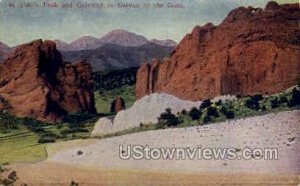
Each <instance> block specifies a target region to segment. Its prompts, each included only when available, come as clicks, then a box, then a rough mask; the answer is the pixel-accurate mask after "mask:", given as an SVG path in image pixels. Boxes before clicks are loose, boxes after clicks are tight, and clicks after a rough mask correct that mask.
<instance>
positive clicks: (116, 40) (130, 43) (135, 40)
mask: <svg viewBox="0 0 300 186" xmlns="http://www.w3.org/2000/svg"><path fill="white" fill-rule="evenodd" d="M55 43H56V45H57V48H58V50H63V51H64V50H71V51H77V50H90V49H96V48H99V47H101V46H103V45H105V44H114V45H119V46H124V47H138V46H142V45H146V44H149V43H154V44H157V45H161V46H168V47H174V46H176V44H177V43H176V42H175V41H173V40H170V39H167V40H158V39H152V40H148V39H147V38H145V37H144V36H142V35H138V34H135V33H132V32H128V31H125V30H113V31H111V32H109V33H107V34H105V35H104V36H102V37H100V38H96V37H92V36H83V37H80V38H78V39H76V40H75V41H72V42H71V43H69V44H68V43H66V42H64V41H61V40H55Z"/></svg>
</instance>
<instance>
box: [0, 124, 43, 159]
mask: <svg viewBox="0 0 300 186" xmlns="http://www.w3.org/2000/svg"><path fill="white" fill-rule="evenodd" d="M38 139H39V135H38V134H36V133H33V132H31V131H29V130H26V129H18V130H15V131H13V132H11V133H9V134H1V133H0V164H2V163H7V162H23V161H24V162H28V161H29V162H33V161H39V160H43V159H45V158H46V157H47V154H46V150H45V144H39V143H37V142H38Z"/></svg>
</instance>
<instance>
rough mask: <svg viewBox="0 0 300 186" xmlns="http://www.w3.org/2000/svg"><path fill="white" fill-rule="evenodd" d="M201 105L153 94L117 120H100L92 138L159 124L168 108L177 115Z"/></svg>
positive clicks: (121, 113) (123, 112) (121, 112)
mask: <svg viewBox="0 0 300 186" xmlns="http://www.w3.org/2000/svg"><path fill="white" fill-rule="evenodd" d="M200 105H201V102H200V101H197V102H193V101H186V100H181V99H179V98H177V97H175V96H172V95H168V94H157V93H155V94H151V95H148V96H145V97H143V98H142V99H140V100H137V101H136V102H135V103H134V105H133V106H132V107H130V108H129V109H126V110H121V111H120V112H118V114H117V115H116V116H115V118H111V117H106V118H105V117H103V118H100V119H99V121H98V122H97V123H96V125H95V127H94V130H93V132H92V136H103V135H106V134H112V133H116V132H120V131H124V130H127V129H131V128H135V127H140V126H141V125H148V124H157V123H158V120H157V118H158V117H159V116H160V114H161V113H163V112H165V110H166V109H167V108H170V109H171V110H172V113H174V114H177V113H178V112H181V111H182V110H184V109H185V110H190V109H191V108H193V107H199V106H200Z"/></svg>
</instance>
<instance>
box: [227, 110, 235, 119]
mask: <svg viewBox="0 0 300 186" xmlns="http://www.w3.org/2000/svg"><path fill="white" fill-rule="evenodd" d="M225 116H226V118H227V119H234V118H235V113H234V111H232V110H229V111H227V112H226V114H225Z"/></svg>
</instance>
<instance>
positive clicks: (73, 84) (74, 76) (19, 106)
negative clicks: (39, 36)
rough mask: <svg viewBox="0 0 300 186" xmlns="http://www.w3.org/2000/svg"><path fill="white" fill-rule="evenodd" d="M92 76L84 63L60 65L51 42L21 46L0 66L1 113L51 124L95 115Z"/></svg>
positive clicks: (58, 57)
mask: <svg viewBox="0 0 300 186" xmlns="http://www.w3.org/2000/svg"><path fill="white" fill-rule="evenodd" d="M91 72H92V70H91V67H90V65H89V64H88V63H86V62H83V61H81V62H78V63H75V64H74V65H71V64H68V63H63V62H62V59H61V55H60V53H59V52H58V51H57V50H56V46H55V43H54V42H52V41H44V42H43V41H42V40H37V41H34V42H32V43H29V44H24V45H21V46H19V47H18V48H17V49H15V50H14V52H13V53H11V54H9V56H8V58H7V59H6V60H5V61H4V62H3V63H2V64H0V98H1V99H0V102H2V104H0V110H3V109H7V110H8V111H10V112H11V113H13V114H15V115H17V116H20V117H33V118H37V119H40V120H44V121H50V122H53V121H59V120H60V119H61V118H62V117H63V116H64V115H65V114H67V113H76V112H83V111H87V112H95V107H94V97H93V91H92V89H93V80H92V75H91ZM1 100H2V101H1Z"/></svg>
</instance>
